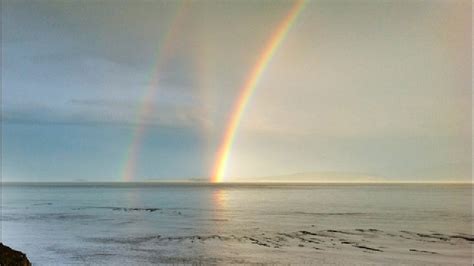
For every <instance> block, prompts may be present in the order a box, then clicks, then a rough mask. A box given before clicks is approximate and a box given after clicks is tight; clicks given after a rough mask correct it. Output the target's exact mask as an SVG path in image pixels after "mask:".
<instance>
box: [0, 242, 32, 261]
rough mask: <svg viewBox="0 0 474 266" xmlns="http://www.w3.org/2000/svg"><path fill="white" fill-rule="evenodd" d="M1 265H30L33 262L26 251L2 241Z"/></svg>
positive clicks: (0, 249) (0, 251) (0, 250)
mask: <svg viewBox="0 0 474 266" xmlns="http://www.w3.org/2000/svg"><path fill="white" fill-rule="evenodd" d="M0 265H2V266H13V265H19V266H30V265H31V263H30V261H28V258H27V257H26V255H25V254H24V253H21V252H20V251H16V250H14V249H11V248H9V247H7V246H5V245H3V244H2V243H0Z"/></svg>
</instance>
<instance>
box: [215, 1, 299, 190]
mask: <svg viewBox="0 0 474 266" xmlns="http://www.w3.org/2000/svg"><path fill="white" fill-rule="evenodd" d="M304 3H305V1H304V0H297V1H295V3H294V4H293V6H292V8H291V9H290V11H289V12H288V14H287V16H286V17H285V18H284V19H283V20H282V22H281V23H280V24H279V25H278V27H277V28H276V30H275V32H274V33H273V34H272V36H271V38H270V39H269V40H268V42H267V44H266V45H265V48H264V49H263V52H262V53H261V54H260V56H259V57H258V59H257V62H256V63H255V65H254V66H253V68H252V70H251V71H250V74H249V76H248V78H247V79H246V81H245V83H244V85H243V87H242V88H241V89H240V93H239V96H238V98H237V100H236V101H235V105H234V107H233V109H232V112H231V114H230V118H229V122H228V124H227V127H226V129H225V131H224V136H223V139H222V142H221V145H220V146H219V150H218V152H217V157H216V158H217V159H216V162H215V165H214V169H213V172H212V176H211V181H212V182H222V181H223V178H224V173H225V170H226V165H227V160H228V159H229V155H230V151H231V149H232V143H233V141H234V136H235V133H236V131H237V128H238V126H239V122H240V120H241V118H242V114H243V112H244V110H245V106H246V105H247V103H248V101H249V99H250V96H251V95H252V93H253V91H254V90H255V88H256V87H257V85H258V81H259V79H260V77H261V76H262V74H263V72H264V70H265V69H266V67H267V66H268V63H269V62H270V59H271V58H272V56H273V54H274V53H275V51H276V50H277V49H278V47H279V46H280V44H281V43H282V41H283V40H284V39H285V36H286V35H287V33H288V31H289V29H290V28H291V25H292V24H293V22H294V21H295V19H296V18H297V17H298V14H299V13H300V12H301V10H302V9H303V6H304Z"/></svg>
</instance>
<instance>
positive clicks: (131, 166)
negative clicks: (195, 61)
mask: <svg viewBox="0 0 474 266" xmlns="http://www.w3.org/2000/svg"><path fill="white" fill-rule="evenodd" d="M189 4H190V1H187V0H186V1H182V2H181V3H180V5H179V6H178V7H177V9H176V13H175V16H174V17H173V19H172V21H171V23H170V26H169V27H168V30H167V32H166V34H165V35H164V38H163V41H162V45H161V46H160V48H159V51H158V53H157V60H156V65H155V67H154V68H153V73H152V78H151V80H150V84H149V85H148V88H147V89H146V91H145V94H144V96H143V99H142V101H141V104H140V106H139V108H138V111H137V118H136V121H137V124H136V127H135V129H134V131H133V135H132V141H131V143H130V145H129V148H128V149H127V153H126V158H125V166H124V168H123V171H122V180H123V181H132V180H133V177H134V175H135V174H136V168H137V161H138V155H139V153H140V148H141V146H142V142H143V137H144V136H145V132H146V129H147V126H148V125H149V124H150V118H151V115H152V114H153V107H154V102H155V98H156V96H157V92H158V82H159V74H160V72H161V70H162V68H163V67H164V66H165V65H166V63H167V61H168V59H169V57H170V56H171V55H172V52H173V47H174V44H175V42H176V38H177V36H178V33H179V31H180V29H181V28H182V24H183V20H184V17H185V14H186V11H187V9H188V6H189Z"/></svg>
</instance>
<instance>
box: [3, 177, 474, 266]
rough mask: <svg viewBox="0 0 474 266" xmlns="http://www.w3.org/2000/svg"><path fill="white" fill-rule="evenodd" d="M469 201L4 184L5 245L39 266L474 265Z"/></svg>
mask: <svg viewBox="0 0 474 266" xmlns="http://www.w3.org/2000/svg"><path fill="white" fill-rule="evenodd" d="M472 193H473V187H472V186H471V185H353V184H351V185H342V184H341V185H333V184H331V185H329V184H319V185H308V184H300V185H294V184H293V185H290V184H278V185H275V184H272V185H270V184H266V185H263V184H258V185H257V184H255V185H252V184H248V185H235V184H234V185H218V186H216V185H197V184H181V185H179V184H117V183H115V184H114V183H109V184H41V185H40V184H21V185H20V184H8V185H3V187H2V215H1V226H2V228H1V231H2V236H1V239H2V242H4V243H5V244H6V245H9V246H11V247H13V248H15V249H18V250H21V251H23V252H25V253H26V254H27V256H28V257H29V259H30V260H31V261H32V262H33V263H34V264H40V265H43V264H84V263H87V264H140V265H141V264H152V263H177V262H185V263H193V262H202V263H223V264H226V263H240V262H242V263H255V262H262V263H275V262H285V263H291V262H295V263H314V262H327V263H332V262H334V263H354V262H360V263H370V262H372V263H381V262H383V263H399V262H403V263H407V264H410V263H412V264H419V263H430V264H431V263H434V262H439V263H459V264H463V263H471V262H472V243H473V242H472V239H471V238H472V223H473V217H472V203H473V200H472ZM369 229H370V230H369ZM410 245H411V246H410ZM276 251H278V252H276ZM430 252H431V253H430ZM334 254H342V255H337V256H335V255H334ZM344 254H346V256H344Z"/></svg>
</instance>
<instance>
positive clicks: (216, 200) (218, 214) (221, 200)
mask: <svg viewBox="0 0 474 266" xmlns="http://www.w3.org/2000/svg"><path fill="white" fill-rule="evenodd" d="M228 197H229V194H228V191H226V190H225V189H222V188H216V189H215V190H214V191H213V193H212V204H213V220H214V222H215V224H216V226H217V227H218V228H219V229H222V225H223V223H224V222H226V221H228V217H226V211H227V201H228Z"/></svg>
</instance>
